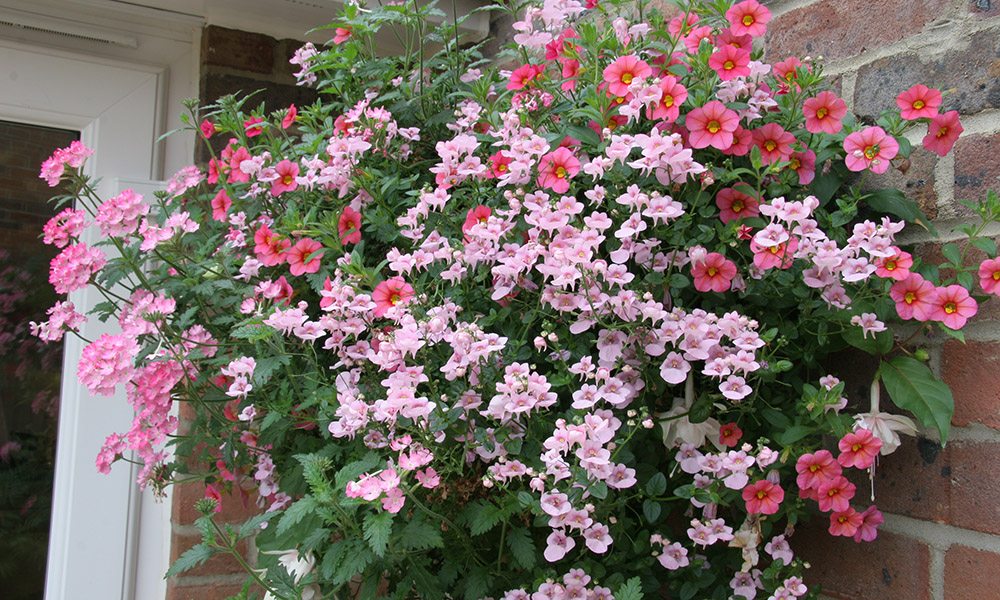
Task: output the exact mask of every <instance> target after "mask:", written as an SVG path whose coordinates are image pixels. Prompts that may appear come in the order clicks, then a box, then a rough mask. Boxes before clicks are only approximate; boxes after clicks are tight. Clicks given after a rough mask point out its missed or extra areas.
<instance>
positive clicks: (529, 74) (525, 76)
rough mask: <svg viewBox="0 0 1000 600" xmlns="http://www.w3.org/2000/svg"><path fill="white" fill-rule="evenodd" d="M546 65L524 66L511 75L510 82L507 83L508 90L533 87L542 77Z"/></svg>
mask: <svg viewBox="0 0 1000 600" xmlns="http://www.w3.org/2000/svg"><path fill="white" fill-rule="evenodd" d="M544 71H545V65H532V64H527V65H522V66H520V67H518V68H516V69H514V72H513V73H511V74H510V81H508V82H507V89H508V90H522V89H524V88H526V87H527V86H529V85H531V84H532V83H533V82H534V81H535V80H536V79H538V78H539V77H541V76H542V73H543V72H544Z"/></svg>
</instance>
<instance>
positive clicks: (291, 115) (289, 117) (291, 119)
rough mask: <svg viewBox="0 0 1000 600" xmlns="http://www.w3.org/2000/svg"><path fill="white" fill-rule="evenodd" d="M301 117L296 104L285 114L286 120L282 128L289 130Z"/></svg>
mask: <svg viewBox="0 0 1000 600" xmlns="http://www.w3.org/2000/svg"><path fill="white" fill-rule="evenodd" d="M298 116H299V109H297V108H295V105H294V104H290V105H289V106H288V112H287V113H285V118H284V119H282V120H281V128H282V129H288V128H289V127H291V126H292V124H293V123H295V119H296V118H297V117H298Z"/></svg>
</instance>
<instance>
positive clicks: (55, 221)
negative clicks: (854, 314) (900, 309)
mask: <svg viewBox="0 0 1000 600" xmlns="http://www.w3.org/2000/svg"><path fill="white" fill-rule="evenodd" d="M87 225H88V223H87V213H86V211H83V210H77V209H75V208H64V209H63V210H62V211H61V212H60V213H59V214H58V215H56V216H54V217H52V218H51V219H49V221H48V222H47V223H46V224H45V227H43V228H42V232H43V233H44V234H45V235H44V237H43V238H42V243H45V244H51V245H53V246H55V247H56V248H65V247H66V246H67V245H68V244H69V241H70V238H75V237H79V235H80V234H81V233H83V229H84V228H85V227H86V226H87ZM984 264H985V263H984Z"/></svg>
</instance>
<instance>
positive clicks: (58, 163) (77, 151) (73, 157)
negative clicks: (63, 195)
mask: <svg viewBox="0 0 1000 600" xmlns="http://www.w3.org/2000/svg"><path fill="white" fill-rule="evenodd" d="M93 154H94V151H93V150H92V149H90V148H88V147H86V146H85V145H84V144H83V142H81V141H75V142H72V143H71V144H70V145H69V146H67V147H66V148H60V149H58V150H56V151H55V152H54V153H53V154H52V156H50V157H49V158H48V159H46V160H45V162H43V163H42V171H41V173H40V174H39V175H38V176H39V177H41V178H42V179H44V180H45V183H47V184H49V187H55V186H57V185H59V181H60V179H62V176H63V174H64V173H65V172H66V167H69V168H71V169H79V168H80V167H82V166H83V163H84V161H86V160H87V157H88V156H92V155H93Z"/></svg>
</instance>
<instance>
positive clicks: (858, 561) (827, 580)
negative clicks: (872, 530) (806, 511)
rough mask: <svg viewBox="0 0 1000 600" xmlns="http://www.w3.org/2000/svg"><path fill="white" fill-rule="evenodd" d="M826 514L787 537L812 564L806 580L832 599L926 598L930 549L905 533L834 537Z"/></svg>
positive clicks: (927, 594) (927, 596)
mask: <svg viewBox="0 0 1000 600" xmlns="http://www.w3.org/2000/svg"><path fill="white" fill-rule="evenodd" d="M828 521H829V517H828V516H827V515H817V516H816V517H815V518H814V520H813V522H811V523H810V524H809V525H808V526H806V527H804V528H802V529H800V530H799V531H796V532H795V534H794V535H793V536H792V538H791V540H790V542H791V544H792V547H793V550H794V551H795V552H796V556H797V558H802V559H804V560H806V561H807V562H809V563H810V565H811V568H810V569H809V570H808V571H806V572H805V582H806V585H807V586H809V587H810V588H813V587H814V586H816V585H821V586H822V587H823V594H824V595H826V596H829V597H830V598H835V599H836V600H899V599H900V598H906V599H907V600H930V591H929V590H930V582H929V575H928V572H929V566H930V552H929V550H928V548H927V545H926V544H924V543H923V542H920V541H918V540H914V539H911V538H908V537H905V536H901V535H896V534H892V533H888V532H885V531H882V532H879V536H878V538H877V539H876V540H875V541H873V542H867V543H861V544H857V543H855V542H854V540H853V539H851V538H844V537H833V536H831V535H830V534H829V533H828V532H827V531H826V528H827V527H828V526H829V523H828Z"/></svg>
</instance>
